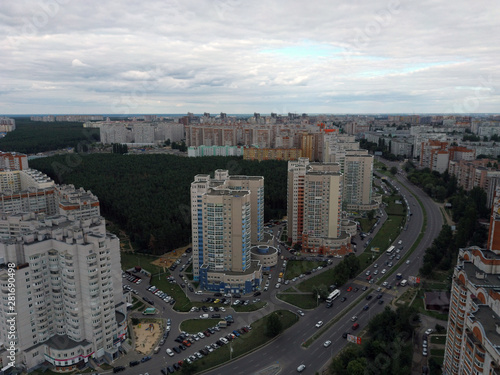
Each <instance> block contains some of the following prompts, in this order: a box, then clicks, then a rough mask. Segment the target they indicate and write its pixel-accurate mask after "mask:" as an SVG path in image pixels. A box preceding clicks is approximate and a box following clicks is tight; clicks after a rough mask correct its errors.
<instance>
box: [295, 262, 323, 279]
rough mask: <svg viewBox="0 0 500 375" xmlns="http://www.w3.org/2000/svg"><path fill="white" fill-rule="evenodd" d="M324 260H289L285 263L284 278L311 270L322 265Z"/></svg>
mask: <svg viewBox="0 0 500 375" xmlns="http://www.w3.org/2000/svg"><path fill="white" fill-rule="evenodd" d="M324 265H325V262H317V261H307V260H290V261H289V262H288V263H287V264H286V271H285V279H288V280H291V279H293V278H294V277H298V276H299V275H300V274H301V273H305V272H307V271H311V270H312V269H313V268H317V267H319V266H324Z"/></svg>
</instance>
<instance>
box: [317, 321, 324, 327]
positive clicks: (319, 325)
mask: <svg viewBox="0 0 500 375" xmlns="http://www.w3.org/2000/svg"><path fill="white" fill-rule="evenodd" d="M323 324H324V323H323V321H322V320H320V321H319V322H318V323H316V328H319V327H321V326H322V325H323Z"/></svg>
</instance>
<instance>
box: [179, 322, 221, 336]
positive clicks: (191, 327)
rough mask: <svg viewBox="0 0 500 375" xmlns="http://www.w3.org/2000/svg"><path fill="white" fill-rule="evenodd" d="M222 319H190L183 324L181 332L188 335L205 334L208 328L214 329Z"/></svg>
mask: <svg viewBox="0 0 500 375" xmlns="http://www.w3.org/2000/svg"><path fill="white" fill-rule="evenodd" d="M221 320H222V319H188V320H184V321H183V322H182V323H181V331H186V332H187V333H198V332H203V331H205V330H206V329H207V328H210V327H214V326H216V325H217V323H219V322H220V321H221Z"/></svg>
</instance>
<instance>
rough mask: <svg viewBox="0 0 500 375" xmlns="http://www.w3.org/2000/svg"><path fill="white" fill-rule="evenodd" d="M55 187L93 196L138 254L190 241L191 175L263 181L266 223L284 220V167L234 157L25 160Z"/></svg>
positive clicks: (113, 156)
mask: <svg viewBox="0 0 500 375" xmlns="http://www.w3.org/2000/svg"><path fill="white" fill-rule="evenodd" d="M30 167H31V168H35V169H38V170H41V171H43V172H44V173H46V174H47V175H49V176H50V177H52V178H53V179H54V180H55V181H56V182H57V183H60V184H73V185H75V187H83V188H84V189H87V190H90V191H92V193H94V194H95V195H97V197H98V198H99V201H100V203H101V214H102V215H103V216H104V217H106V218H108V219H110V220H111V221H113V222H114V223H116V224H118V225H119V226H120V227H121V228H122V229H123V230H125V231H126V232H127V234H129V236H130V239H131V241H132V242H133V244H134V245H135V246H136V248H137V249H139V251H141V252H146V253H152V254H162V253H164V252H166V251H169V250H172V249H175V248H178V247H180V246H183V245H186V244H188V243H189V242H190V236H191V208H190V185H191V182H193V180H194V176H195V175H196V174H210V175H212V176H213V173H214V171H215V170H216V169H227V170H229V173H230V174H232V175H235V174H242V175H249V176H252V175H253V176H264V181H265V182H264V190H265V197H264V198H265V199H264V204H265V214H264V215H265V220H266V221H267V220H269V219H270V218H280V217H282V216H283V215H286V195H287V192H286V185H287V162H286V161H277V160H266V161H262V162H257V161H248V160H242V159H241V158H238V157H203V158H187V157H179V156H174V155H154V154H153V155H120V154H68V155H64V156H63V155H61V156H54V157H50V158H40V159H35V160H31V161H30Z"/></svg>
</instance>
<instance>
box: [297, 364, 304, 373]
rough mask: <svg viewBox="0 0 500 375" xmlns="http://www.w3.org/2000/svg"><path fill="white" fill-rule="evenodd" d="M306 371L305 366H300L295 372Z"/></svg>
mask: <svg viewBox="0 0 500 375" xmlns="http://www.w3.org/2000/svg"><path fill="white" fill-rule="evenodd" d="M305 369H306V365H300V366H299V367H297V372H302V371H304V370H305Z"/></svg>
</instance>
